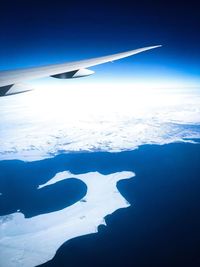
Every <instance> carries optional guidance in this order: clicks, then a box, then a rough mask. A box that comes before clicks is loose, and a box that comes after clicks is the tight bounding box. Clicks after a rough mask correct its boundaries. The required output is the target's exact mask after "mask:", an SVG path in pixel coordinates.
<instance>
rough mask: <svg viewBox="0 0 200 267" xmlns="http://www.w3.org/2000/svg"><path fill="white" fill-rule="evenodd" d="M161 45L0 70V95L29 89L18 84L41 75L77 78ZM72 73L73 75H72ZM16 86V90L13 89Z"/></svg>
mask: <svg viewBox="0 0 200 267" xmlns="http://www.w3.org/2000/svg"><path fill="white" fill-rule="evenodd" d="M158 47H161V45H156V46H149V47H144V48H139V49H135V50H131V51H127V52H122V53H118V54H114V55H109V56H103V57H98V58H92V59H86V60H81V61H74V62H69V63H62V64H54V65H47V66H42V67H33V68H26V69H17V70H6V71H0V96H5V95H10V94H16V93H21V92H24V91H30V88H28V87H27V90H26V89H25V87H24V85H23V86H22V90H21V91H20V85H21V83H23V82H24V81H27V80H32V79H38V78H42V77H48V76H52V77H55V78H61V79H63V78H64V79H65V78H77V77H83V76H87V75H90V74H92V73H93V71H90V70H87V69H86V68H88V67H92V66H96V65H100V64H103V63H107V62H113V61H115V60H119V59H122V58H125V57H129V56H133V55H136V54H139V53H141V52H144V51H147V50H151V49H154V48H158ZM72 74H73V75H72ZM15 88H17V91H15Z"/></svg>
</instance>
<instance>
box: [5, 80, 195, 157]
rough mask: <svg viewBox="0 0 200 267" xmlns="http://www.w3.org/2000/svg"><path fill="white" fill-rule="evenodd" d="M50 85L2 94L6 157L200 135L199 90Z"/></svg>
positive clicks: (110, 147)
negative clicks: (33, 89) (24, 91)
mask: <svg viewBox="0 0 200 267" xmlns="http://www.w3.org/2000/svg"><path fill="white" fill-rule="evenodd" d="M53 81H54V80H53ZM48 83H49V82H48V81H47V84H48ZM51 83H52V85H51ZM51 83H50V84H49V85H48V86H47V85H46V86H41V88H38V89H37V90H36V91H33V92H30V93H26V94H21V95H16V96H10V97H5V98H0V114H1V121H0V140H2V141H1V142H0V158H1V159H22V160H25V161H32V160H38V159H43V158H49V157H51V156H54V155H57V154H59V153H63V152H70V151H72V152H74V151H91V152H92V151H121V150H132V149H134V148H137V147H138V146H140V145H142V144H166V143H171V142H176V141H184V140H185V139H188V138H195V137H197V138H199V137H200V135H199V133H200V131H199V125H200V90H199V89H198V88H195V89H194V88H186V89H184V88H183V89H181V88H179V89H176V88H174V89H169V90H168V89H151V88H147V89H144V88H141V87H137V86H136V85H135V86H134V85H133V84H128V85H126V84H125V85H116V84H115V85H112V84H110V85H109V84H107V85H101V84H100V85H97V84H95V85H87V84H84V82H82V84H78V85H77V84H76V83H75V84H74V85H72V84H70V85H67V84H66V83H65V84H63V86H61V85H60V84H59V86H58V88H57V87H56V85H53V82H51Z"/></svg>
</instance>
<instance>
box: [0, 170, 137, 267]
mask: <svg viewBox="0 0 200 267" xmlns="http://www.w3.org/2000/svg"><path fill="white" fill-rule="evenodd" d="M134 175H135V174H134V173H133V172H126V171H124V172H117V173H112V174H109V175H102V174H100V173H98V172H89V173H84V174H79V175H74V174H72V173H70V172H68V171H66V172H61V173H57V174H56V175H55V177H53V178H52V179H51V180H50V181H49V182H48V183H46V184H43V185H42V186H41V187H44V186H48V185H51V184H53V183H56V182H58V181H61V180H63V179H68V178H70V177H73V178H77V179H80V180H82V181H83V182H84V183H85V184H86V185H87V194H86V196H85V197H84V199H82V200H80V201H79V202H77V203H75V204H74V205H72V206H70V207H67V208H64V209H62V210H59V211H56V212H51V213H48V214H43V215H39V216H35V217H32V218H27V219H26V218H24V215H23V214H22V213H20V212H18V213H14V214H10V215H7V216H1V217H0V266H2V267H19V266H20V267H33V266H36V265H39V264H42V263H44V262H47V261H49V260H50V259H52V258H53V257H54V255H55V253H56V251H57V249H58V248H59V247H60V246H61V245H62V244H63V243H64V242H65V241H67V240H69V239H72V238H74V237H78V236H82V235H86V234H90V233H95V232H97V229H98V226H99V225H101V224H104V225H105V220H104V218H105V216H106V215H108V214H112V213H113V212H114V211H116V210H118V209H120V208H125V207H128V206H129V203H128V202H127V201H126V200H125V199H124V198H123V197H122V195H121V194H120V193H119V191H118V189H117V187H116V184H117V182H118V181H119V180H122V179H129V178H131V177H133V176H134Z"/></svg>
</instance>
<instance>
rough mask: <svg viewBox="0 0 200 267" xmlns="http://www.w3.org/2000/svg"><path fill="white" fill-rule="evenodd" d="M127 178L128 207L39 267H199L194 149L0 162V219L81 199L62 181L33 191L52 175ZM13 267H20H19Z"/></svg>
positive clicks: (81, 189)
mask: <svg viewBox="0 0 200 267" xmlns="http://www.w3.org/2000/svg"><path fill="white" fill-rule="evenodd" d="M64 170H69V171H71V172H72V173H74V174H81V173H86V172H91V171H98V172H100V173H102V174H110V173H113V172H118V171H133V172H135V173H136V176H135V177H133V178H132V179H128V180H122V181H119V182H118V184H117V187H118V189H119V191H120V193H121V194H122V195H123V196H124V197H125V198H126V200H127V201H128V202H129V203H130V204H131V206H130V207H128V208H125V209H120V210H117V211H116V212H115V213H113V214H112V215H109V216H107V217H106V223H107V226H99V232H98V233H96V234H91V235H86V236H82V237H78V238H74V239H72V240H69V241H68V242H66V243H65V244H63V246H62V247H61V248H60V249H59V250H58V251H57V254H56V256H55V257H54V259H53V260H51V261H49V262H47V263H45V264H43V265H40V266H43V267H53V266H55V267H62V266H63V267H65V266H66V267H68V266H70V267H79V266H80V267H82V266H84V267H85V266H87V267H96V266H102V267H104V266H109V267H110V266H117V267H118V266H119V267H123V266H124V267H126V266H127V267H129V266H131V267H132V266H133V267H143V266H145V267H151V266H152V267H173V266H187V267H199V266H200V145H199V144H190V143H175V144H169V145H162V146H159V145H144V146H141V147H140V148H139V149H137V150H134V151H128V152H119V153H107V152H94V153H71V154H61V155H58V156H55V157H53V158H49V159H45V160H41V161H35V162H23V161H19V160H7V161H0V192H1V193H2V194H3V195H1V196H0V215H6V214H10V213H13V212H16V211H17V210H20V211H21V212H23V213H24V215H25V217H32V216H36V215H38V214H43V213H48V212H52V211H55V210H60V209H62V208H64V207H67V206H69V205H72V204H73V203H75V202H76V201H78V200H80V199H81V198H82V197H84V196H85V195H86V194H87V186H86V185H85V184H84V183H83V182H82V181H80V180H77V179H73V178H72V179H68V180H66V181H60V182H58V183H56V184H54V185H51V186H48V187H44V188H42V189H40V190H38V189H37V188H38V186H39V185H40V184H43V183H46V182H47V181H48V180H49V179H51V178H52V177H53V176H54V175H55V174H56V173H58V172H61V171H64ZM19 267H20V266H19Z"/></svg>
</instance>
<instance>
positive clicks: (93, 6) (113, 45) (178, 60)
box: [0, 0, 200, 79]
mask: <svg viewBox="0 0 200 267" xmlns="http://www.w3.org/2000/svg"><path fill="white" fill-rule="evenodd" d="M0 25H1V28H0V31H1V42H0V68H1V69H9V68H16V67H22V66H23V67H24V66H33V65H43V64H51V63H55V62H58V63H59V62H64V61H68V60H78V59H85V58H89V57H93V56H101V55H105V54H109V53H115V52H120V51H125V50H128V49H134V48H138V47H142V46H148V45H157V44H163V45H164V46H163V48H162V49H158V50H157V51H151V52H147V53H144V54H141V55H138V56H136V57H135V58H134V59H133V58H129V59H126V60H123V61H120V62H119V63H117V64H119V65H117V66H114V67H113V66H112V64H111V65H110V70H111V72H113V73H112V75H113V76H114V75H115V73H114V71H116V72H120V71H121V68H122V67H123V68H125V70H126V73H125V74H124V77H125V76H126V75H127V76H128V75H129V76H130V73H133V72H134V73H135V74H136V76H137V75H138V77H139V76H140V77H141V75H140V74H141V73H142V72H145V73H146V75H147V76H149V77H151V76H153V77H156V76H157V75H158V73H159V74H160V75H161V76H164V77H176V76H179V77H184V76H185V77H187V78H188V77H191V78H195V79H198V77H199V76H200V64H199V62H200V34H199V29H200V16H199V5H198V1H194V0H191V1H188V2H187V1H184V2H183V1H182V2H180V1H134V0H133V1H126V0H123V1H112V0H110V1H104V0H102V1H92V2H89V1H61V0H56V1H45V0H43V1H37V0H36V1H32V0H29V1H20V0H17V1H4V0H2V1H1V4H0ZM129 65H131V66H129ZM98 68H99V71H100V72H101V70H102V71H103V69H102V67H98ZM95 70H96V68H95ZM105 70H106V72H109V68H108V67H106V69H105ZM112 70H113V71H112ZM142 75H143V74H142ZM97 77H98V76H97ZM102 77H103V76H102Z"/></svg>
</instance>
